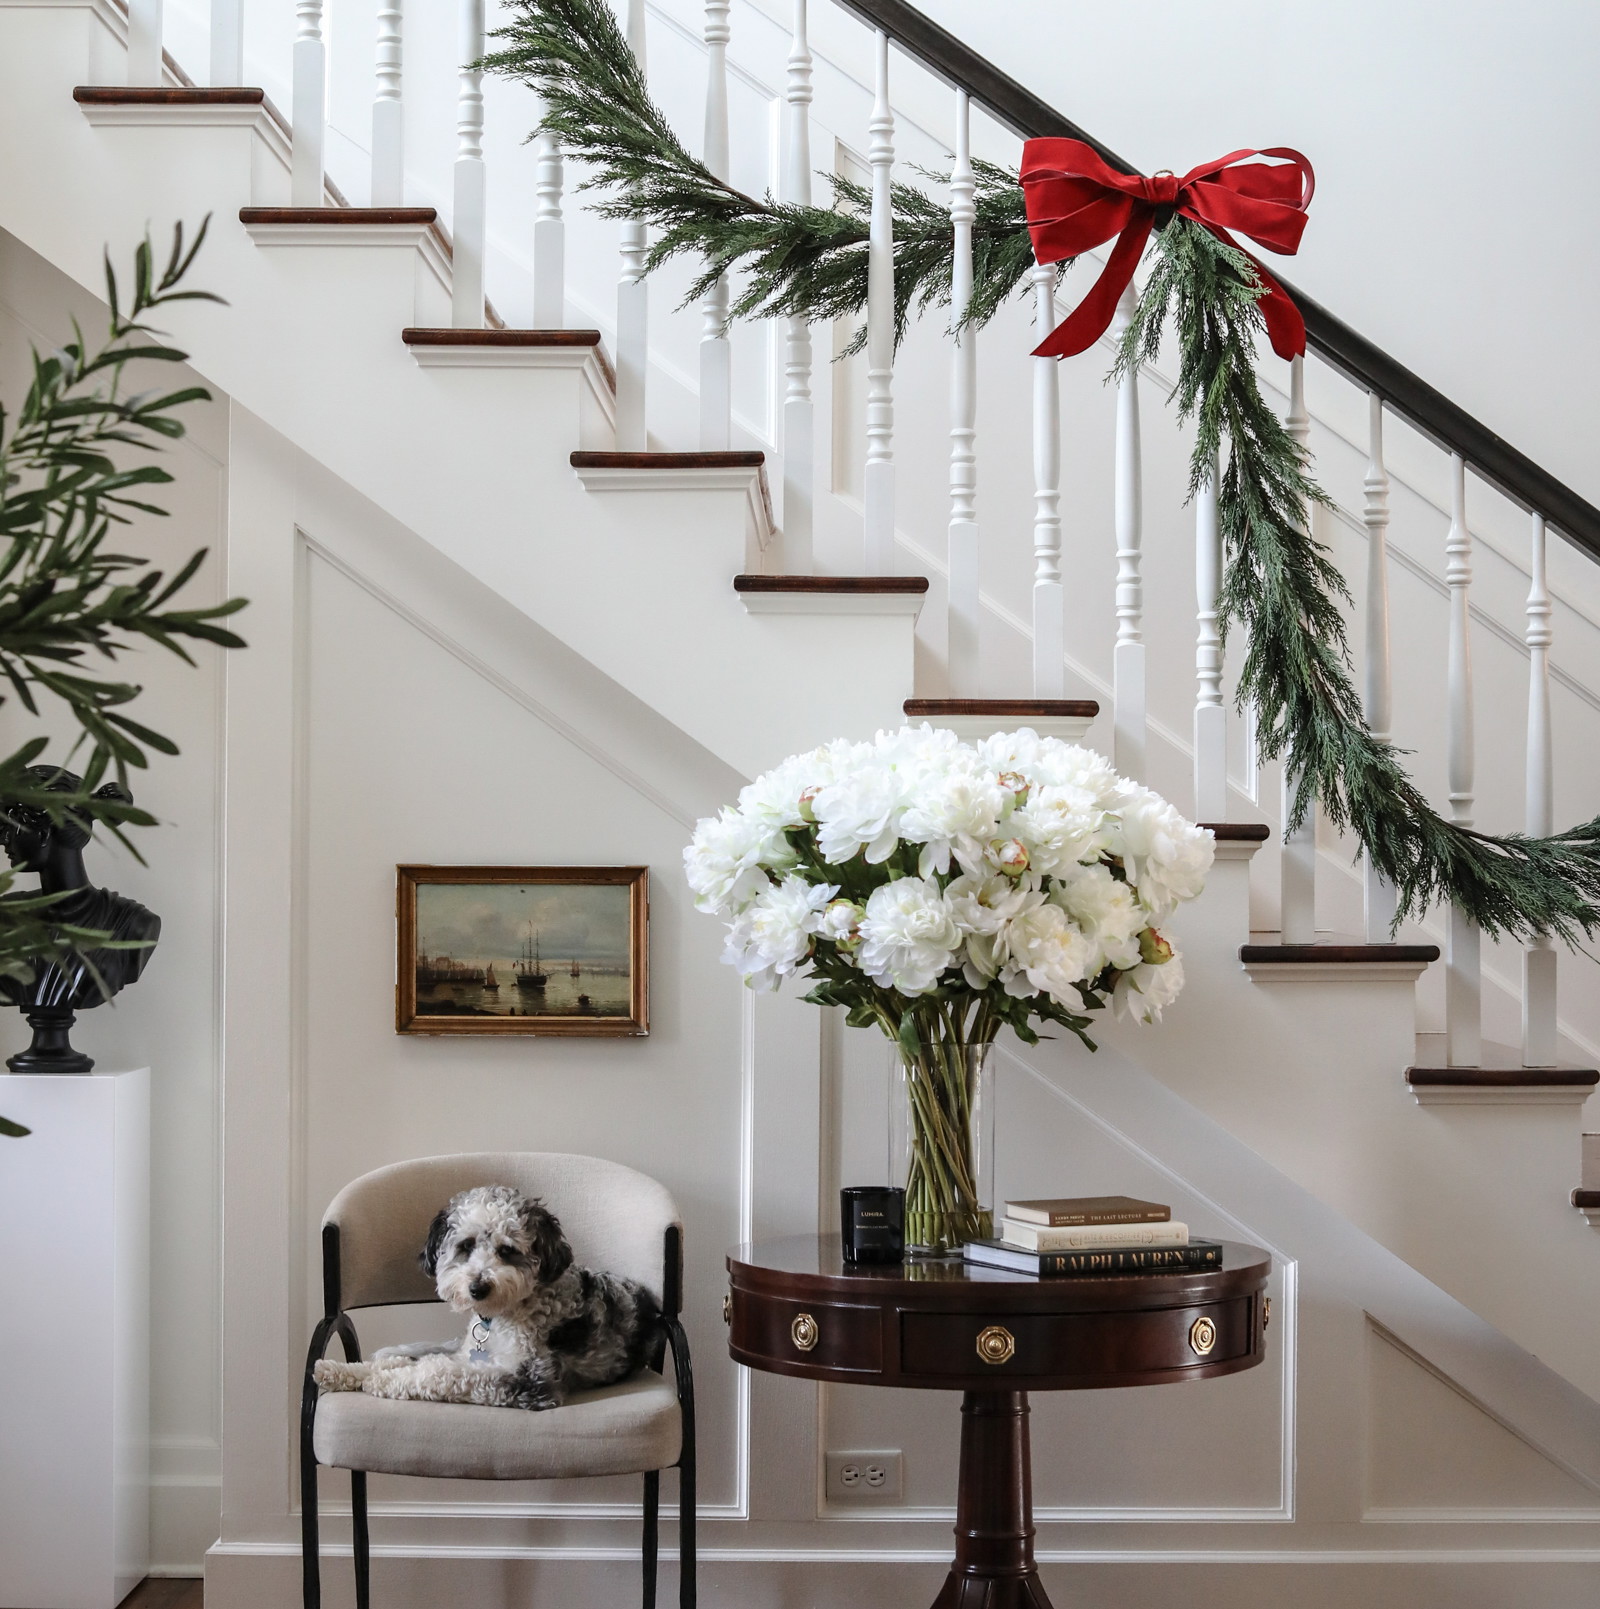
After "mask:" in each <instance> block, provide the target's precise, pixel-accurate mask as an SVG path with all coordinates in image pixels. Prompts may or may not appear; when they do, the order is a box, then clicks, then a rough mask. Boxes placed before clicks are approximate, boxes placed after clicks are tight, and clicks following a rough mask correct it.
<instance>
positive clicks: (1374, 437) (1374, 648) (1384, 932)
mask: <svg viewBox="0 0 1600 1609" xmlns="http://www.w3.org/2000/svg"><path fill="white" fill-rule="evenodd" d="M1362 486H1363V488H1364V489H1365V491H1366V504H1365V506H1364V507H1363V508H1362V511H1361V522H1362V524H1364V525H1365V526H1366V528H1367V645H1366V646H1367V684H1366V689H1365V697H1364V698H1363V699H1362V713H1363V714H1364V715H1365V716H1366V721H1367V727H1368V729H1369V730H1370V731H1371V733H1372V735H1373V736H1374V737H1375V738H1377V739H1378V741H1379V742H1380V743H1387V742H1388V741H1389V737H1390V732H1391V727H1392V723H1393V720H1394V694H1393V686H1392V677H1391V673H1390V668H1389V476H1388V473H1387V472H1386V471H1385V469H1384V467H1383V398H1382V397H1380V396H1379V395H1378V394H1377V392H1375V391H1374V392H1372V393H1371V394H1370V395H1369V396H1368V398H1367V477H1366V479H1365V480H1364V481H1363V482H1362ZM1364 881H1365V885H1366V929H1367V943H1368V944H1387V943H1388V942H1389V940H1390V938H1391V936H1392V935H1391V933H1390V927H1391V925H1392V923H1393V921H1394V910H1395V890H1394V885H1393V884H1392V883H1390V882H1388V881H1387V880H1386V879H1385V878H1384V877H1383V875H1382V874H1381V873H1380V872H1379V871H1378V869H1377V868H1376V867H1375V866H1373V865H1372V863H1371V862H1370V861H1368V863H1367V865H1366V868H1365V873H1364Z"/></svg>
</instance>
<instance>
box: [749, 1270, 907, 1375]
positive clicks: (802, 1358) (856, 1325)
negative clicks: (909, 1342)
mask: <svg viewBox="0 0 1600 1609" xmlns="http://www.w3.org/2000/svg"><path fill="white" fill-rule="evenodd" d="M883 1317H884V1315H883V1311H882V1309H881V1308H877V1307H857V1306H852V1305H851V1304H849V1303H846V1302H797V1301H791V1300H788V1299H786V1298H784V1297H779V1296H764V1295H762V1294H760V1293H759V1292H756V1291H749V1290H738V1289H735V1291H734V1293H733V1313H732V1320H731V1322H732V1343H733V1346H734V1349H735V1350H736V1351H738V1352H748V1353H754V1354H756V1355H757V1356H759V1357H763V1358H771V1359H772V1360H773V1361H774V1362H775V1363H805V1364H810V1365H812V1366H813V1367H816V1368H823V1369H859V1370H861V1371H862V1372H863V1373H871V1374H877V1373H881V1372H882V1369H883Z"/></svg>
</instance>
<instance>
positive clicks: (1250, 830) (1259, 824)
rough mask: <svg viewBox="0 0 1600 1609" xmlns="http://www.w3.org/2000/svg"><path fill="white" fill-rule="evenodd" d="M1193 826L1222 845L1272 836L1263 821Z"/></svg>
mask: <svg viewBox="0 0 1600 1609" xmlns="http://www.w3.org/2000/svg"><path fill="white" fill-rule="evenodd" d="M1195 826H1197V827H1204V828H1205V830H1206V831H1207V832H1208V833H1210V834H1211V836H1212V837H1213V838H1215V839H1216V840H1217V842H1218V843H1223V844H1264V843H1265V842H1266V841H1267V840H1268V839H1269V838H1270V837H1271V836H1272V828H1270V827H1269V826H1268V825H1267V824H1266V822H1264V821H1197V822H1196V823H1195ZM1259 948H1262V949H1271V948H1272V946H1271V945H1262V946H1259ZM1279 948H1280V949H1281V948H1282V946H1281V945H1280V946H1279ZM1318 959H1319V960H1320V959H1321V957H1320V956H1319V957H1318Z"/></svg>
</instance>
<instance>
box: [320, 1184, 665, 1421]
mask: <svg viewBox="0 0 1600 1609" xmlns="http://www.w3.org/2000/svg"><path fill="white" fill-rule="evenodd" d="M421 1260H422V1267H423V1271H424V1272H425V1273H427V1274H428V1275H429V1276H430V1277H431V1278H432V1279H433V1280H434V1283H435V1285H436V1286H437V1288H438V1292H439V1295H440V1296H441V1297H442V1298H443V1299H444V1300H445V1301H447V1302H448V1303H449V1304H450V1305H451V1307H453V1308H454V1309H455V1310H456V1312H458V1313H470V1314H472V1316H473V1322H472V1324H471V1325H470V1326H469V1327H468V1330H467V1334H466V1335H465V1336H464V1337H463V1338H462V1339H461V1340H460V1341H445V1342H438V1343H435V1342H427V1341H419V1342H415V1343H413V1344H411V1345H409V1346H388V1347H384V1348H382V1350H380V1351H378V1352H375V1353H374V1354H373V1355H372V1358H371V1361H370V1362H366V1363H338V1362H335V1361H334V1360H332V1359H331V1358H323V1359H321V1360H320V1361H319V1362H318V1363H317V1366H316V1370H315V1375H316V1381H317V1384H318V1385H320V1386H322V1387H323V1389H324V1390H327V1391H365V1392H367V1393H368V1394H369V1395H371V1396H374V1397H396V1398H402V1399H405V1400H408V1401H414V1402H470V1403H477V1404H479V1405H481V1406H484V1407H493V1408H558V1407H560V1405H561V1404H562V1402H564V1401H565V1400H566V1398H567V1397H568V1395H570V1394H571V1393H572V1392H574V1391H584V1390H588V1389H590V1388H591V1387H594V1386H607V1385H612V1384H614V1383H615V1382H616V1381H618V1380H625V1379H627V1378H628V1376H629V1375H631V1374H636V1373H637V1372H638V1371H639V1370H640V1369H641V1368H643V1367H644V1366H645V1364H646V1363H649V1362H651V1361H652V1355H653V1353H654V1352H655V1349H656V1347H657V1345H658V1342H659V1337H660V1333H661V1307H660V1304H659V1303H658V1302H657V1301H656V1299H655V1297H654V1296H652V1295H651V1294H650V1292H649V1291H647V1290H646V1289H645V1288H644V1287H643V1286H642V1285H639V1284H637V1283H636V1282H635V1281H633V1280H631V1279H622V1278H620V1277H619V1276H617V1275H615V1274H602V1273H596V1272H595V1271H593V1270H592V1269H588V1268H575V1267H573V1265H572V1247H571V1246H569V1245H568V1244H567V1238H566V1236H565V1235H563V1234H562V1232H561V1225H560V1223H559V1222H558V1221H557V1219H556V1218H555V1216H554V1215H553V1214H552V1213H550V1212H549V1211H547V1210H546V1209H545V1207H543V1206H542V1205H541V1204H540V1203H539V1202H538V1201H537V1200H533V1199H530V1198H529V1197H528V1196H525V1195H523V1194H522V1192H521V1191H519V1190H514V1189H512V1188H511V1186H509V1185H503V1184H497V1185H486V1186H484V1187H482V1188H480V1189H476V1190H463V1191H462V1192H461V1194H460V1195H458V1196H456V1197H454V1198H453V1199H452V1200H451V1202H450V1204H449V1205H448V1206H447V1207H445V1208H444V1210H443V1211H441V1212H440V1213H439V1215H438V1217H436V1218H435V1219H434V1220H433V1223H432V1225H431V1227H430V1228H429V1230H428V1241H427V1244H426V1245H425V1246H424V1247H423V1249H422V1259H421Z"/></svg>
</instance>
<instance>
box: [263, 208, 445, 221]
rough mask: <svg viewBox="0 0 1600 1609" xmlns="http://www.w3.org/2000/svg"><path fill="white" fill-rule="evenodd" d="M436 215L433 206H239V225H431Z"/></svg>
mask: <svg viewBox="0 0 1600 1609" xmlns="http://www.w3.org/2000/svg"><path fill="white" fill-rule="evenodd" d="M438 221H439V214H438V213H437V212H436V211H435V210H434V208H432V207H240V209H239V222H240V223H243V224H252V223H310V224H332V225H345V224H362V223H393V224H406V223H410V224H432V223H437V222H438Z"/></svg>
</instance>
